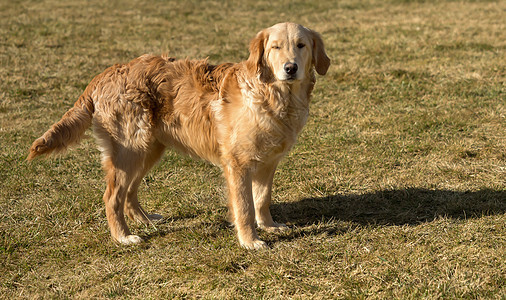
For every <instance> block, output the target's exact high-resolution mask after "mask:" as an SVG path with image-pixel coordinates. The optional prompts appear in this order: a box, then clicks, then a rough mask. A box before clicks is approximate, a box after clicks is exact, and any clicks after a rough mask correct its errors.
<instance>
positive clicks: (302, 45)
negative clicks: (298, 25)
mask: <svg viewBox="0 0 506 300" xmlns="http://www.w3.org/2000/svg"><path fill="white" fill-rule="evenodd" d="M305 46H306V45H304V44H303V43H298V44H297V48H299V49H302V48H304V47H305Z"/></svg>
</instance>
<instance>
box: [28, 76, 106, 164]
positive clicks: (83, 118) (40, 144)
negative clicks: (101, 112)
mask: <svg viewBox="0 0 506 300" xmlns="http://www.w3.org/2000/svg"><path fill="white" fill-rule="evenodd" d="M95 85H96V80H94V81H92V82H91V83H90V84H89V85H88V87H87V88H86V89H85V90H84V93H83V94H82V95H81V96H80V97H79V99H78V100H77V101H76V103H75V104H74V107H72V108H71V109H70V110H69V111H67V112H66V113H65V114H64V115H63V117H62V118H61V120H60V121H58V122H57V123H55V124H53V126H51V129H49V130H48V131H46V133H44V134H43V135H42V136H41V137H40V138H38V139H36V140H35V141H34V142H33V144H32V147H30V154H28V157H27V158H26V159H27V160H32V159H34V158H35V157H37V156H39V155H47V154H52V153H58V152H61V151H64V150H66V149H67V147H69V146H71V145H73V144H77V143H78V142H79V141H80V140H81V138H82V137H83V135H84V132H85V131H86V129H87V128H89V127H90V126H91V120H92V117H93V112H94V111H95V108H94V106H93V99H92V97H91V95H92V93H93V90H94V89H95Z"/></svg>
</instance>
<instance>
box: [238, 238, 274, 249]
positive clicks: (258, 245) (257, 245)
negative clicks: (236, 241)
mask: <svg viewBox="0 0 506 300" xmlns="http://www.w3.org/2000/svg"><path fill="white" fill-rule="evenodd" d="M241 247H243V248H245V249H248V250H260V249H269V246H267V243H266V242H264V241H262V240H258V239H257V240H253V241H251V242H241Z"/></svg>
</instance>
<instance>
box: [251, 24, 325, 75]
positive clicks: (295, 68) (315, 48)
mask: <svg viewBox="0 0 506 300" xmlns="http://www.w3.org/2000/svg"><path fill="white" fill-rule="evenodd" d="M247 65H248V68H249V69H250V70H251V71H252V72H255V73H261V72H265V70H268V71H270V73H271V74H270V75H271V77H273V78H274V79H275V80H278V81H282V82H294V81H300V80H304V79H306V78H308V77H309V76H310V75H311V72H312V67H313V66H314V67H315V69H316V72H318V74H320V75H325V74H326V73H327V70H328V68H329V66H330V59H329V58H328V56H327V54H326V53H325V48H324V46H323V41H322V39H321V37H320V35H319V34H318V33H316V32H314V31H312V30H310V29H308V28H306V27H304V26H301V25H298V24H294V23H280V24H276V25H274V26H272V27H270V28H267V29H265V30H263V31H261V32H259V33H258V34H257V36H256V37H255V38H254V39H253V40H252V41H251V44H250V57H249V58H248V61H247ZM261 75H264V76H265V74H261Z"/></svg>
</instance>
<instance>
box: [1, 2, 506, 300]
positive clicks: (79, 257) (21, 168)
mask: <svg viewBox="0 0 506 300" xmlns="http://www.w3.org/2000/svg"><path fill="white" fill-rule="evenodd" d="M313 2H314V3H313ZM313 2H310V1H288V0H281V1H241V2H236V1H222V2H213V1H191V2H187V3H182V2H181V3H180V2H177V1H170V2H168V1H149V2H141V1H135V0H129V1H121V2H120V1H111V2H109V1H91V2H89V1H86V2H85V1H71V2H70V3H67V2H63V1H43V2H39V1H23V2H20V1H19V2H18V1H10V2H7V1H3V2H1V3H0V149H1V151H0V157H1V159H0V271H1V272H0V298H9V299H11V298H18V297H19V298H74V297H76V298H129V297H131V298H146V297H147V298H159V297H163V298H169V297H176V298H269V299H270V298H299V299H307V298H316V299H318V298H382V299H385V298H387V299H390V298H402V299H406V298H407V299H418V298H426V299H434V298H444V299H447V298H473V299H474V298H492V299H494V298H495V299H504V295H505V294H506V289H505V286H506V275H505V274H506V238H505V236H506V225H505V224H506V190H505V187H506V182H505V178H506V174H505V171H506V151H505V149H506V134H505V132H506V120H505V118H506V115H505V114H506V111H505V103H506V101H505V98H506V97H505V85H506V59H505V57H506V55H505V49H506V24H505V23H504V19H505V18H506V4H505V2H504V1H502V2H495V1H466V2H453V1H402V0H392V1H379V0H378V1H376V0H370V1H351V0H350V1H339V2H338V3H336V2H335V1H318V2H316V1H313ZM287 20H288V21H295V22H298V23H302V24H305V25H307V26H308V27H310V28H313V29H315V30H317V31H319V32H321V33H322V35H323V37H324V40H325V41H326V44H327V48H328V53H329V56H331V57H332V59H333V65H332V66H331V69H330V71H329V74H328V75H327V76H325V77H319V78H318V83H317V88H316V90H315V93H314V98H313V99H314V101H313V105H312V111H311V117H310V120H309V122H308V125H307V127H306V128H305V130H304V132H303V134H302V135H301V137H300V140H299V143H298V144H297V146H296V147H295V149H294V150H293V152H292V153H291V154H290V155H289V156H288V157H287V158H286V159H285V160H284V161H283V163H282V165H281V166H280V169H279V170H278V172H277V175H276V176H277V177H276V179H275V188H274V202H275V203H274V205H273V214H274V216H275V218H276V219H277V220H279V221H282V222H286V223H287V224H289V225H290V226H291V228H292V230H291V231H290V232H288V233H285V234H282V235H272V234H268V233H261V236H262V238H264V239H265V240H267V241H268V242H269V244H270V245H271V246H272V249H271V250H270V251H261V252H249V251H245V250H242V249H240V248H239V247H238V244H237V241H236V239H235V236H234V232H233V229H232V228H230V227H229V225H228V223H227V222H226V208H225V205H224V203H225V200H224V188H223V179H222V177H221V175H220V172H219V170H217V169H216V168H213V167H212V166H209V165H208V164H206V163H203V162H198V161H194V160H190V159H188V158H185V157H181V156H179V155H176V154H174V153H170V152H169V153H167V155H166V156H165V157H164V159H163V160H162V162H161V163H160V165H159V166H158V167H157V168H156V169H155V170H154V171H153V172H152V173H150V174H149V175H148V176H147V177H146V179H145V181H144V184H143V186H142V190H141V195H140V197H141V198H142V202H143V203H144V206H145V207H146V208H148V209H149V210H150V211H156V212H159V213H162V214H163V215H164V216H166V219H165V220H164V221H163V222H162V223H159V224H156V228H155V227H149V228H145V227H142V226H140V225H135V224H132V227H133V229H134V231H135V232H137V233H140V235H141V236H143V237H144V238H145V239H146V240H147V241H146V243H144V244H142V245H140V246H135V247H123V246H118V245H116V244H114V243H113V242H112V241H111V239H110V237H109V232H108V228H107V224H106V220H105V213H104V209H103V205H102V203H101V202H102V200H101V195H102V193H103V190H104V184H103V180H102V176H103V174H102V171H101V168H100V164H99V157H98V152H97V150H95V143H94V141H93V139H89V140H86V141H85V142H84V143H82V145H81V146H80V147H78V148H76V149H74V150H72V151H70V152H68V153H67V154H65V155H62V156H60V157H58V158H56V159H52V160H46V161H38V162H36V163H33V164H27V163H25V162H24V157H25V155H26V154H27V149H28V147H29V145H30V143H31V141H32V140H33V139H34V138H36V137H38V136H39V135H40V134H42V133H43V132H44V131H45V130H46V128H47V127H48V126H49V125H50V124H52V123H53V122H54V121H56V120H58V118H59V117H60V116H61V115H62V114H63V113H64V112H65V111H66V110H67V109H68V108H69V107H70V106H71V105H72V103H73V102H74V101H75V99H77V97H78V96H79V94H80V93H81V92H82V90H83V89H84V87H85V86H86V85H87V83H88V82H89V81H90V80H91V78H92V77H93V76H94V75H95V74H97V73H99V72H101V71H102V70H103V69H104V68H106V67H107V66H110V65H112V64H113V63H116V62H126V61H129V60H130V59H132V58H134V57H136V56H138V55H141V54H143V53H162V52H168V53H170V54H171V55H173V56H177V57H181V58H184V57H187V56H188V57H195V58H203V57H206V56H209V57H210V60H211V61H213V62H216V63H217V62H223V61H239V60H242V59H245V58H246V57H247V44H248V40H249V39H250V38H251V37H252V36H253V35H254V34H255V33H256V32H257V31H258V30H260V29H261V28H263V27H267V26H270V25H272V24H274V23H277V22H280V21H287Z"/></svg>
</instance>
